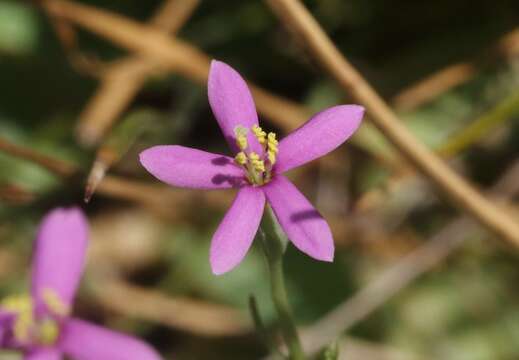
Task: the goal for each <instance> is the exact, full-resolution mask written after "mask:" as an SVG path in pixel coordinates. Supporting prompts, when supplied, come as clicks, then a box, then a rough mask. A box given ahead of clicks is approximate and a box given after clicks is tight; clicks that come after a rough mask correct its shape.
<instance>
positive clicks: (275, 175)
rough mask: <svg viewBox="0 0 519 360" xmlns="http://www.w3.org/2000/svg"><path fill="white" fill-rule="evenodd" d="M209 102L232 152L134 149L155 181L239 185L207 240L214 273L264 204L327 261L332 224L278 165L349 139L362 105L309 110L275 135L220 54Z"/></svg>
mask: <svg viewBox="0 0 519 360" xmlns="http://www.w3.org/2000/svg"><path fill="white" fill-rule="evenodd" d="M208 94H209V103H210V105H211V108H212V110H213V114H214V116H215V117H216V120H217V121H218V124H219V125H220V128H221V129H222V132H223V135H224V136H225V139H226V140H227V142H228V143H229V145H230V147H231V150H232V151H233V152H234V154H235V157H234V159H233V158H231V157H227V156H224V155H217V154H212V153H208V152H205V151H201V150H196V149H192V148H187V147H183V146H177V145H165V146H155V147H152V148H150V149H147V150H145V151H143V152H142V153H141V154H140V161H141V163H142V165H143V166H144V167H145V168H146V169H147V170H148V171H149V172H150V173H151V174H153V175H154V176H155V177H157V178H158V179H159V180H161V181H163V182H165V183H168V184H170V185H173V186H180V187H187V188H195V189H227V188H237V189H238V194H237V196H236V198H235V200H234V202H233V204H232V205H231V208H230V209H229V210H228V212H227V214H226V215H225V217H224V219H223V221H222V222H221V224H220V226H219V227H218V229H217V230H216V233H215V234H214V236H213V239H212V242H211V251H210V263H211V268H212V271H213V273H214V274H217V275H219V274H223V273H225V272H227V271H229V270H231V269H232V268H234V267H235V266H236V265H238V264H239V263H240V262H241V261H242V259H243V258H244V257H245V254H246V253H247V251H248V249H249V248H250V246H251V244H252V241H253V239H254V236H255V234H256V232H257V230H258V226H259V224H260V220H261V217H262V214H263V210H264V207H265V201H268V202H269V204H270V205H271V207H272V209H273V211H274V213H275V215H276V217H277V219H278V221H279V223H280V224H281V226H282V228H283V230H284V231H285V232H286V234H287V235H288V238H289V239H290V241H291V242H292V243H293V244H294V245H295V246H296V247H297V248H298V249H299V250H301V251H302V252H304V253H306V254H308V255H309V256H311V257H313V258H315V259H318V260H323V261H332V260H333V253H334V245H333V238H332V233H331V231H330V227H329V226H328V224H327V223H326V221H325V220H324V219H323V217H322V216H321V215H320V214H319V212H318V211H317V210H316V209H315V208H314V207H313V206H312V205H311V204H310V202H309V201H308V200H307V199H306V198H305V197H304V195H302V194H301V193H300V192H299V190H297V188H296V187H295V186H294V185H293V184H292V183H291V182H290V181H289V180H288V179H287V178H286V177H285V176H284V175H283V173H284V172H286V171H288V170H291V169H293V168H296V167H298V166H300V165H303V164H305V163H307V162H309V161H312V160H314V159H317V158H319V157H321V156H323V155H325V154H327V153H328V152H330V151H332V150H334V149H335V148H337V147H338V146H339V145H341V144H342V143H343V142H344V141H345V140H346V139H348V138H349V137H350V136H351V135H352V134H353V132H354V131H355V130H356V129H357V128H358V126H359V125H360V122H361V119H362V116H363V114H364V108H363V107H361V106H358V105H341V106H335V107H332V108H329V109H327V110H324V111H322V112H320V113H318V114H316V115H314V116H313V117H312V118H311V119H310V120H309V121H308V122H307V123H306V124H304V125H303V126H301V127H300V128H299V129H297V130H295V131H294V132H292V133H291V134H289V135H288V136H287V137H285V138H284V139H282V140H281V141H279V143H278V141H277V139H276V135H275V134H274V133H269V134H266V133H265V132H264V131H263V130H262V129H261V128H260V127H259V126H258V115H257V113H256V107H255V105H254V101H253V99H252V96H251V93H250V91H249V89H248V87H247V85H246V83H245V81H244V80H243V79H242V78H241V76H240V75H239V74H238V73H237V72H236V71H235V70H234V69H232V68H231V67H230V66H228V65H227V64H225V63H222V62H219V61H213V62H212V63H211V69H210V72H209V82H208Z"/></svg>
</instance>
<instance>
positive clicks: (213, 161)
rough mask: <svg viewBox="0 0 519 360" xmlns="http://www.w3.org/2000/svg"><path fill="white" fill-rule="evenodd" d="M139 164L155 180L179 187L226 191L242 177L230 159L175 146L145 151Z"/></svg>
mask: <svg viewBox="0 0 519 360" xmlns="http://www.w3.org/2000/svg"><path fill="white" fill-rule="evenodd" d="M140 161H141V164H142V166H144V167H145V168H146V170H148V171H149V172H150V173H151V174H152V175H153V176H155V177H156V178H157V179H159V180H161V181H163V182H165V183H167V184H170V185H173V186H179V187H187V188H194V189H226V188H230V187H233V186H238V185H239V184H240V183H241V182H242V181H243V178H244V173H243V170H242V169H241V168H239V167H238V166H237V165H235V164H234V160H233V159H231V158H230V157H228V156H223V155H218V154H213V153H209V152H205V151H202V150H197V149H192V148H188V147H184V146H178V145H160V146H154V147H152V148H149V149H146V150H144V151H143V152H141V154H140Z"/></svg>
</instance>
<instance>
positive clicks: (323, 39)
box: [267, 0, 519, 246]
mask: <svg viewBox="0 0 519 360" xmlns="http://www.w3.org/2000/svg"><path fill="white" fill-rule="evenodd" d="M267 2H268V3H269V4H270V5H271V7H272V8H273V9H274V10H275V12H276V13H277V14H278V15H279V17H280V18H281V19H282V20H283V21H284V23H287V24H288V25H289V27H290V28H291V29H292V30H294V31H296V32H297V33H298V35H299V38H301V39H303V41H304V43H305V45H307V46H308V49H309V50H310V52H311V53H312V54H313V55H314V56H315V57H316V59H317V60H318V61H319V62H320V63H321V65H322V66H323V67H324V68H325V69H326V70H327V71H328V72H329V73H330V74H331V75H332V76H333V77H334V78H335V80H336V81H337V82H338V83H339V84H340V85H341V86H342V87H343V88H344V90H345V91H347V92H348V93H350V94H351V95H352V97H353V98H354V99H356V100H357V101H358V102H360V103H361V104H363V105H364V106H365V107H366V109H367V110H368V113H369V114H370V115H371V117H370V119H371V120H372V121H373V123H374V124H375V126H376V127H377V128H378V129H379V130H380V131H381V132H382V133H383V134H384V135H385V136H386V137H387V139H388V140H389V141H390V142H391V143H393V145H394V146H395V147H396V148H397V149H398V150H399V151H400V152H401V153H402V154H404V155H405V156H406V157H407V158H408V159H409V160H410V161H411V162H412V163H413V164H414V165H415V166H416V167H417V168H418V169H419V170H420V171H421V172H422V173H423V174H424V175H426V176H427V177H428V178H430V179H431V180H432V181H433V182H434V183H435V184H436V185H437V186H438V187H439V188H440V189H441V190H443V191H444V192H445V193H446V194H447V195H448V196H449V197H450V198H451V199H452V200H453V202H454V203H455V204H456V205H458V206H459V207H460V208H462V209H464V210H465V211H467V212H468V213H470V214H471V215H473V216H474V217H475V218H476V219H478V220H479V221H480V222H481V223H482V224H483V225H484V226H486V227H487V228H489V229H490V230H492V231H493V232H494V233H496V234H498V235H499V236H501V237H503V238H504V239H506V240H508V241H509V242H511V243H512V244H514V245H515V246H519V225H518V224H517V223H516V222H515V221H514V220H513V219H512V218H511V217H510V216H509V215H508V214H506V213H504V212H503V211H501V210H500V209H498V208H497V207H496V206H495V205H494V204H492V203H491V202H489V201H488V200H486V199H485V198H484V197H483V196H482V195H481V194H480V193H479V192H478V191H476V190H475V189H474V188H473V187H472V186H471V185H469V184H468V183H467V182H466V181H464V180H463V179H462V178H461V177H460V176H459V175H457V174H456V173H455V172H453V171H452V170H451V169H450V168H449V167H448V166H447V165H446V164H445V163H443V162H442V160H440V159H439V158H438V157H437V156H436V155H435V154H434V153H432V152H431V151H430V150H429V149H427V147H426V146H425V145H424V144H422V143H421V142H420V141H418V140H417V139H416V138H415V137H414V136H413V134H412V133H411V132H409V130H408V129H407V128H406V127H405V126H404V125H403V124H402V123H401V122H400V119H399V118H398V117H397V116H396V114H395V113H394V112H393V111H392V110H391V109H390V108H389V106H388V105H387V104H386V103H385V102H384V100H383V99H382V98H381V97H380V96H379V95H378V94H377V93H376V92H375V90H374V89H373V88H372V87H371V86H370V85H369V84H368V83H367V82H366V80H364V78H363V77H362V76H361V75H360V74H359V72H358V71H357V70H356V69H355V68H354V67H353V66H352V65H351V64H350V63H349V62H348V61H347V60H346V59H345V58H344V57H343V56H342V54H341V53H340V52H339V51H338V50H337V48H336V47H335V46H334V44H333V43H332V42H331V40H330V39H329V38H328V37H327V35H326V34H325V33H324V31H323V30H322V29H321V27H320V26H319V24H318V23H317V22H316V21H315V19H314V18H313V17H312V15H311V14H310V13H309V12H308V10H307V9H306V8H305V7H304V6H303V5H302V4H301V3H300V2H299V1H297V0H267Z"/></svg>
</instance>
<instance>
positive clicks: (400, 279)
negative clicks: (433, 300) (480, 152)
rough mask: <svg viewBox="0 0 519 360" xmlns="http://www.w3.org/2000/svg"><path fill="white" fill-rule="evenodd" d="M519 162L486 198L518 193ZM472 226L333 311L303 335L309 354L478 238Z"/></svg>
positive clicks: (448, 235)
mask: <svg viewBox="0 0 519 360" xmlns="http://www.w3.org/2000/svg"><path fill="white" fill-rule="evenodd" d="M518 179H519V162H516V163H514V165H512V167H511V168H510V169H509V170H508V171H507V172H506V174H505V175H504V176H502V177H501V179H500V180H499V181H498V182H497V183H496V184H495V185H494V186H493V187H492V189H491V190H490V191H489V195H491V196H492V197H494V198H498V199H504V198H507V199H510V198H512V197H513V196H514V195H516V194H517V193H519V181H518ZM474 225H475V224H474V222H473V221H472V220H471V219H470V218H469V217H467V216H460V217H459V218H458V219H456V220H453V221H452V222H450V223H449V224H448V225H447V226H445V227H444V228H443V229H442V230H440V231H439V232H438V233H436V234H435V235H434V236H432V237H431V238H430V239H429V240H427V242H426V244H425V245H422V246H421V247H419V248H417V249H416V250H414V251H413V252H411V253H410V254H408V255H406V256H405V257H404V258H403V259H401V260H399V261H397V262H396V263H395V264H394V265H392V266H390V267H389V268H388V269H387V270H385V271H384V272H382V274H380V275H379V276H377V277H376V279H375V280H373V281H372V282H371V283H369V284H368V285H367V286H366V287H364V288H363V289H362V290H360V291H359V292H357V294H355V295H354V296H353V297H351V298H350V299H348V300H347V301H346V302H344V303H343V304H341V305H339V306H338V307H337V308H336V309H334V310H332V311H331V312H330V313H328V314H327V315H325V316H324V317H323V318H322V319H320V320H319V321H318V322H316V323H315V324H313V325H312V327H311V328H308V329H307V330H306V331H305V332H303V334H302V337H303V343H304V344H305V345H306V346H308V347H307V348H306V349H307V350H308V351H310V352H314V351H317V350H319V349H320V348H321V347H322V346H324V345H326V344H328V343H329V342H331V341H333V340H334V339H335V338H337V336H338V334H341V333H343V332H345V331H347V330H349V329H351V328H352V327H353V326H354V325H355V324H357V323H358V322H360V321H362V320H363V319H365V318H366V317H367V316H369V315H370V314H371V313H373V311H375V310H376V309H378V308H379V307H380V306H382V305H383V304H385V303H386V302H387V301H388V300H389V299H390V298H391V297H393V296H394V295H395V294H396V293H398V292H399V291H401V290H402V289H404V288H405V287H407V286H409V284H410V283H411V282H413V281H414V280H416V279H417V278H418V277H419V276H421V275H423V274H424V273H426V272H427V271H429V270H430V269H431V268H432V267H434V266H436V265H438V264H439V263H440V262H441V261H443V260H444V259H445V258H446V257H447V256H448V255H450V254H451V253H452V252H453V251H454V250H456V249H458V248H459V247H460V246H461V245H463V244H464V243H465V240H469V239H471V238H474V237H475V236H478V234H479V232H478V231H477V229H476V227H475V226H474Z"/></svg>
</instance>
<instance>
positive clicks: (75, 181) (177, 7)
mask: <svg viewBox="0 0 519 360" xmlns="http://www.w3.org/2000/svg"><path fill="white" fill-rule="evenodd" d="M54 3H55V1H50V0H49V1H42V2H40V1H34V2H28V1H14V0H12V1H10V0H1V1H0V297H4V296H6V295H8V294H12V293H21V292H23V291H25V290H26V289H27V287H26V286H27V285H26V284H27V276H28V271H29V266H30V255H31V251H32V247H31V246H32V242H33V239H34V234H35V227H36V225H37V224H38V222H39V220H40V218H41V217H42V215H43V214H44V213H45V212H46V211H48V210H49V209H51V208H52V207H56V206H68V205H77V204H80V205H81V206H83V208H84V209H85V211H86V212H87V214H88V216H89V219H90V222H91V226H92V243H91V248H90V253H89V266H88V267H87V270H86V274H85V277H84V278H83V282H82V287H81V291H80V294H79V296H78V301H77V303H76V309H75V312H76V314H78V315H80V316H82V317H84V318H87V319H90V320H92V321H95V322H98V323H101V324H105V325H106V326H109V327H111V328H114V329H119V330H122V331H126V332H128V333H132V334H135V335H136V336H139V337H141V338H143V339H145V340H147V341H149V342H150V343H151V344H152V345H153V346H154V347H156V348H157V349H158V350H159V351H160V352H161V354H162V355H163V356H164V357H165V358H167V359H169V358H175V359H208V358H210V359H260V358H262V357H263V356H265V355H267V354H268V350H267V347H266V346H265V344H264V343H263V342H262V341H261V339H260V338H259V337H258V336H257V335H255V333H254V330H253V326H252V321H251V319H250V315H249V311H248V307H247V303H248V298H249V296H250V295H251V294H253V295H254V296H255V297H256V298H257V300H258V304H259V310H260V312H261V314H262V317H263V318H264V321H265V322H266V324H267V326H268V327H269V328H271V329H272V334H276V324H275V314H274V312H273V308H272V304H271V300H270V297H269V284H268V281H267V267H266V264H265V261H264V259H263V255H262V253H261V251H259V250H260V249H259V248H258V246H257V245H258V244H256V245H255V246H254V247H253V250H252V251H251V252H249V254H248V256H247V258H246V260H245V261H244V262H243V263H242V264H241V265H240V266H239V267H238V268H236V269H235V270H234V271H232V272H231V273H229V274H226V275H224V276H220V277H215V276H213V275H212V274H211V271H210V268H209V263H208V249H209V241H210V239H211V236H212V233H213V231H214V230H215V228H216V226H217V225H218V223H219V221H220V220H221V219H222V217H223V214H224V212H225V210H226V208H227V206H228V204H230V202H231V201H232V198H233V191H231V190H230V191H219V192H198V191H190V190H183V189H173V188H169V187H167V186H165V185H163V184H161V183H160V182H158V181H157V180H155V179H154V178H152V177H151V176H150V175H149V174H147V173H146V172H145V171H144V169H143V168H142V167H141V166H140V164H139V163H138V153H139V152H140V151H141V150H143V149H144V148H146V147H149V146H152V145H156V144H182V145H185V146H191V147H197V148H201V149H204V150H207V151H212V152H219V153H227V151H228V150H227V149H226V144H225V143H224V141H223V139H222V137H221V135H220V132H219V129H218V127H217V124H216V122H215V121H214V118H213V116H212V114H211V111H210V108H209V105H208V101H207V95H206V85H205V77H206V76H207V66H208V65H207V64H208V60H209V59H211V58H216V59H219V60H222V61H225V62H227V63H228V64H230V65H232V66H233V67H235V68H236V69H237V70H238V71H239V72H240V73H241V74H242V75H243V76H244V77H246V78H247V79H248V80H250V81H251V82H253V83H254V84H255V85H257V86H258V87H261V88H263V89H264V90H265V91H267V92H268V94H270V95H274V94H275V96H276V98H274V99H273V98H272V97H268V98H267V99H265V97H263V98H262V99H261V100H260V99H259V98H256V100H257V102H258V109H259V111H260V113H261V115H260V116H261V120H262V121H263V128H264V129H265V130H267V131H269V130H270V131H272V130H273V131H276V132H277V133H278V134H279V135H280V137H282V136H283V134H286V133H287V132H289V131H290V130H292V129H294V128H296V127H297V126H299V125H301V124H302V123H303V122H304V121H306V120H307V119H308V117H309V116H310V115H311V114H312V113H314V112H316V111H319V110H321V109H324V108H326V107H328V106H331V105H335V104H341V103H351V102H352V100H351V98H350V97H349V95H348V94H347V93H345V92H344V91H343V90H342V89H341V88H339V87H338V86H337V85H336V84H335V83H334V82H333V80H332V79H331V78H329V77H328V76H327V75H326V73H325V72H324V71H322V70H321V69H320V68H319V66H318V65H317V64H316V63H315V62H314V60H313V59H312V58H311V57H310V56H309V55H308V54H307V53H306V52H305V50H304V48H303V47H302V46H301V43H300V41H299V39H298V38H297V37H294V36H292V34H291V32H290V29H287V27H285V26H283V25H282V24H281V23H280V21H279V19H278V18H277V17H276V16H275V15H273V13H272V11H271V9H270V8H269V6H268V5H267V4H266V3H265V2H262V1H252V0H251V1H238V0H228V1H225V2H223V1H209V0H206V1H195V0H163V1H155V0H153V1H138V0H124V1H121V0H112V1H81V2H79V1H78V2H64V4H69V5H70V4H72V6H69V5H67V6H64V7H63V10H60V11H62V12H63V13H67V14H69V15H70V17H69V18H68V19H63V18H58V17H56V16H55V15H56V13H57V12H54V10H52V8H50V7H49V8H47V11H45V10H44V9H43V8H42V6H41V5H43V4H51V5H52V4H54ZM74 4H82V5H84V6H88V7H87V8H84V7H76V6H75V5H74ZM305 5H307V6H308V8H309V10H310V11H311V12H312V14H313V15H314V16H315V17H316V19H317V20H318V21H319V22H320V24H321V25H322V26H323V28H324V29H325V30H326V32H327V33H328V34H329V35H330V37H331V38H332V39H333V40H334V42H335V44H336V45H337V46H338V47H339V48H340V50H341V51H342V53H343V54H345V55H346V56H347V57H348V59H349V60H350V61H351V62H352V63H353V64H354V65H355V66H356V67H357V68H358V69H359V71H360V72H361V73H362V74H363V75H364V76H365V77H366V78H367V80H368V81H369V82H370V83H371V84H372V85H373V86H374V87H375V88H376V89H377V90H378V91H379V92H380V94H381V95H382V96H383V97H384V98H385V99H386V100H387V102H388V103H389V104H391V106H392V107H393V109H395V111H396V112H397V113H398V115H399V116H400V118H401V119H402V121H404V122H405V125H406V126H407V127H408V128H409V129H411V130H412V132H413V133H414V134H415V135H416V136H417V137H418V138H419V139H420V140H421V141H422V142H424V143H425V144H427V146H428V147H429V148H430V149H432V150H433V151H435V152H437V153H438V154H439V155H440V156H441V157H443V158H444V159H445V161H447V162H449V164H450V165H451V166H452V167H453V168H455V169H456V171H458V172H459V173H461V174H463V175H464V176H465V177H466V178H467V179H469V180H470V182H472V183H473V184H475V186H476V187H477V188H478V189H480V190H481V191H482V192H484V193H485V194H488V196H491V197H492V198H493V199H494V200H495V201H496V202H497V203H499V205H500V206H501V208H502V209H503V211H506V212H508V213H510V214H511V215H512V216H513V217H515V219H519V208H518V207H517V203H514V199H517V197H516V195H517V194H518V193H519V165H517V164H518V163H517V154H518V152H519V123H518V122H517V120H518V118H519V27H518V25H519V3H518V2H516V1H510V0H494V1H492V2H488V1H483V0H476V1H469V0H456V1H446V0H439V1H433V2H421V1H404V0H400V1H391V2H388V1H383V0H369V1H366V0H347V1H346V0H320V1H317V0H316V1H305ZM85 9H88V10H92V9H94V10H95V11H101V12H102V14H107V13H108V14H118V15H119V16H122V17H123V18H116V19H114V18H111V17H110V18H101V17H100V16H97V14H98V13H96V12H93V13H92V12H89V11H84V10H85ZM58 12H59V11H58ZM61 15H63V14H61ZM67 17H68V16H65V18H67ZM92 19H99V21H100V22H101V23H104V24H107V26H106V29H104V30H98V31H99V32H100V34H94V33H93V32H92V30H93V27H95V26H94V25H92V26H93V27H91V28H88V26H87V27H86V28H83V27H79V26H78V24H81V23H82V22H84V23H85V22H86V23H88V21H90V20H92ZM121 19H123V20H125V21H126V22H122V23H120V22H118V20H121ZM127 21H131V22H130V23H128V22H127ZM136 25H138V26H139V27H135V26H136ZM145 29H154V31H152V32H150V33H148V32H146V31H144V30H145ZM118 31H119V32H120V33H121V34H122V35H117V36H118V38H112V37H111V35H110V34H113V33H117V32H118ZM157 34H158V35H157ZM160 34H168V36H169V37H170V39H171V40H170V41H169V42H168V41H165V40H164V37H163V36H162V37H161V36H160ZM99 35H100V36H99ZM176 36H178V40H176V39H177V38H176ZM141 37H142V38H143V39H144V40H143V41H141V40H140V39H141ZM114 39H115V40H114ZM117 39H119V40H117ZM121 39H122V40H121ZM152 45H156V46H157V47H158V48H160V49H166V50H164V57H163V58H160V56H155V57H153V56H148V55H147V52H146V50H143V51H142V52H140V53H139V54H136V53H135V52H132V51H128V50H127V49H125V47H126V48H132V46H136V47H143V48H146V46H152ZM133 50H135V49H133ZM262 94H263V95H265V94H264V93H262ZM255 96H256V94H255ZM260 103H261V104H260ZM290 177H291V178H292V179H293V181H294V182H295V183H296V184H297V185H298V187H299V188H300V189H301V190H302V191H303V192H304V193H305V195H307V197H308V198H309V199H311V201H312V202H313V203H314V204H315V205H316V207H317V208H318V209H319V210H320V211H321V212H322V214H323V215H324V217H325V218H327V219H328V221H329V223H330V226H331V228H332V231H333V233H334V237H335V243H336V258H335V261H334V263H332V264H328V263H320V262H316V261H313V260H311V259H310V258H308V257H307V256H305V255H304V254H302V253H300V252H298V251H296V250H295V249H294V248H293V247H292V246H289V248H288V250H287V253H286V263H285V272H286V276H287V282H288V291H289V294H290V300H291V303H292V305H293V307H294V311H295V317H296V320H297V323H298V324H300V325H301V327H302V329H303V333H304V338H305V339H306V340H305V341H308V342H309V343H314V347H317V348H318V347H320V346H321V345H323V344H321V343H319V341H318V340H316V339H319V336H325V337H326V336H330V334H331V335H333V334H334V333H335V334H336V335H339V334H342V336H341V337H340V340H339V344H340V345H341V348H342V357H341V358H345V359H455V360H465V359H467V360H479V359H481V360H487V359H488V360H490V359H517V358H519V345H518V344H519V305H518V303H519V288H518V287H517V283H518V281H519V256H518V253H517V250H516V249H514V248H513V247H512V246H511V245H509V244H508V243H505V242H503V241H502V240H501V239H499V238H497V237H495V236H493V235H491V234H490V233H488V232H487V231H486V230H485V229H483V228H482V227H480V226H479V225H477V224H476V223H475V222H473V221H471V220H470V219H469V218H465V217H464V214H463V212H462V211H458V210H457V209H456V206H453V204H451V203H450V202H448V201H447V200H446V198H445V197H444V196H443V194H442V193H441V192H440V191H438V190H437V189H436V188H434V187H433V186H432V185H431V184H430V183H429V182H428V181H427V179H426V178H423V177H422V176H420V175H419V174H417V173H416V172H415V170H414V169H413V168H412V167H411V166H410V165H409V164H408V163H407V162H406V161H404V159H403V158H402V157H401V156H400V154H399V153H398V152H397V151H396V150H395V149H394V148H393V147H392V146H391V145H389V144H388V143H387V142H386V141H385V140H384V137H383V136H382V135H381V134H380V133H379V132H378V131H377V130H375V128H374V127H372V126H371V124H370V123H369V120H367V121H365V122H364V124H363V126H362V128H361V130H360V131H359V132H358V133H357V134H356V135H355V136H354V137H353V138H352V139H351V140H350V141H348V143H347V144H346V145H344V146H342V147H340V148H339V149H338V150H336V151H335V152H333V153H332V154H330V155H328V156H326V157H325V158H323V159H321V160H319V161H316V162H313V163H311V164H309V165H307V166H305V167H303V168H301V169H298V170H297V171H293V172H292V173H291V174H290ZM86 188H87V189H88V194H87V195H92V198H91V200H90V202H89V204H88V205H84V202H83V198H84V196H85V189H86ZM454 205H456V204H454ZM332 311H334V312H333V313H330V312H332ZM11 358H12V359H16V358H17V357H16V355H15V354H11V353H7V352H4V353H2V352H0V359H11Z"/></svg>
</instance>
